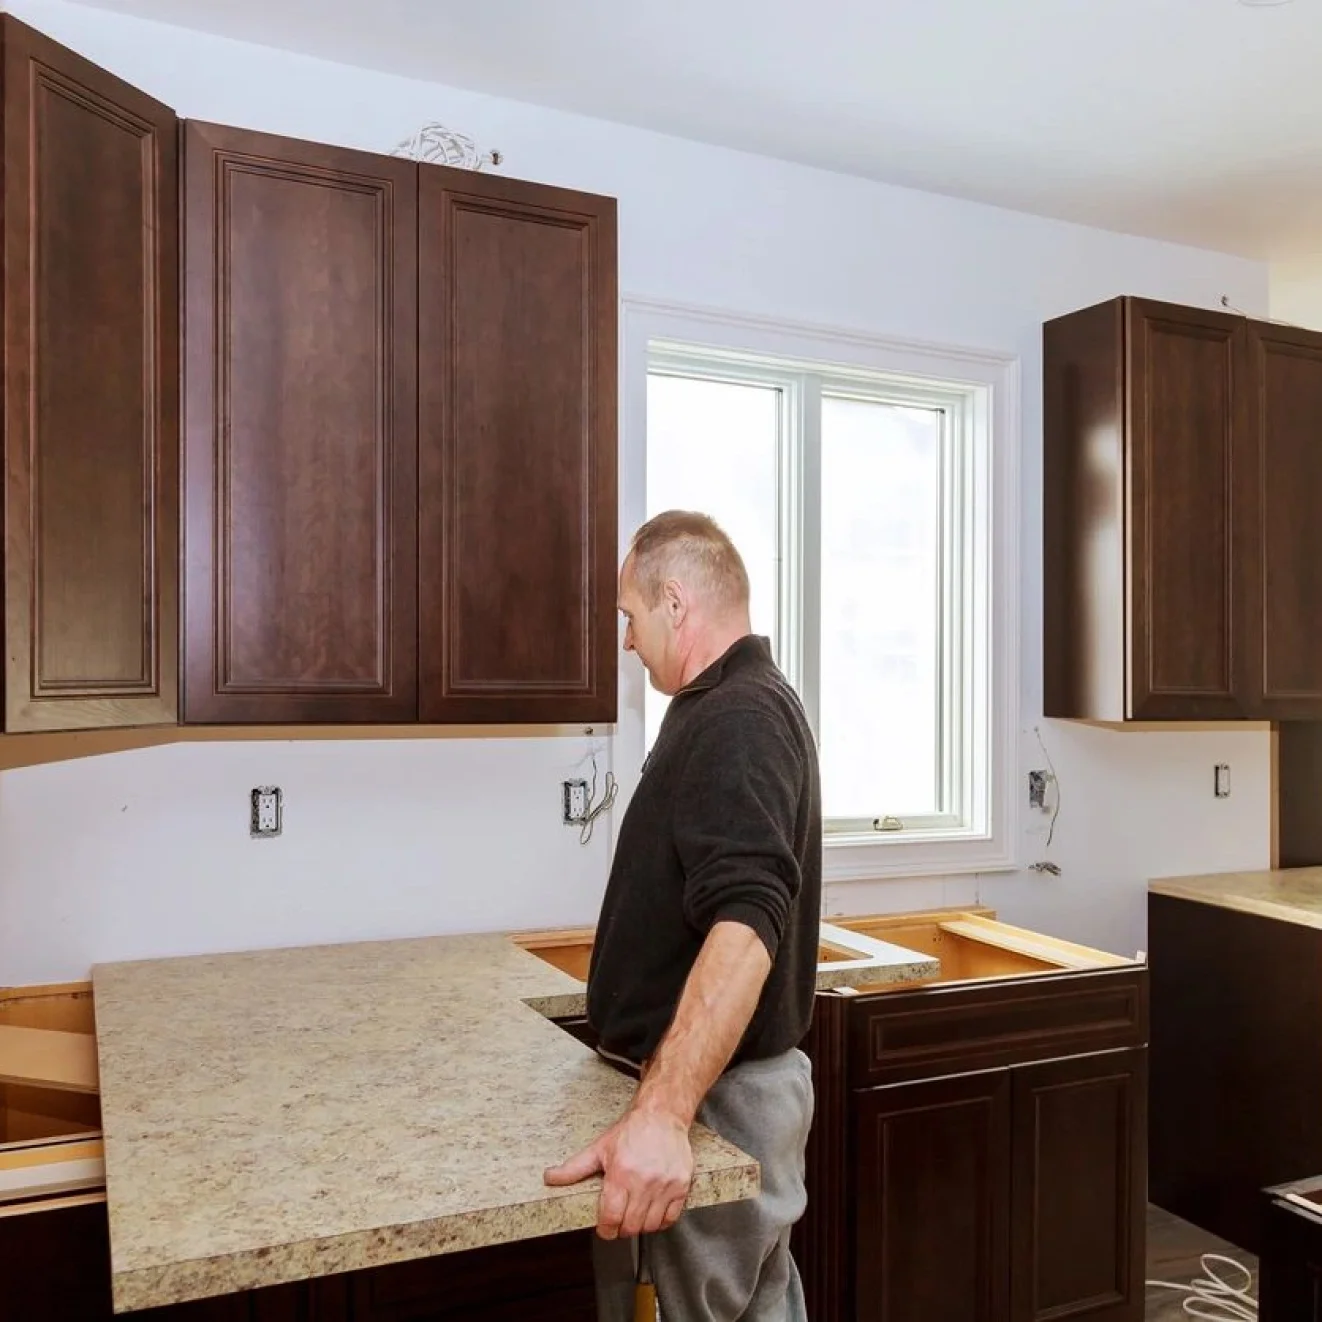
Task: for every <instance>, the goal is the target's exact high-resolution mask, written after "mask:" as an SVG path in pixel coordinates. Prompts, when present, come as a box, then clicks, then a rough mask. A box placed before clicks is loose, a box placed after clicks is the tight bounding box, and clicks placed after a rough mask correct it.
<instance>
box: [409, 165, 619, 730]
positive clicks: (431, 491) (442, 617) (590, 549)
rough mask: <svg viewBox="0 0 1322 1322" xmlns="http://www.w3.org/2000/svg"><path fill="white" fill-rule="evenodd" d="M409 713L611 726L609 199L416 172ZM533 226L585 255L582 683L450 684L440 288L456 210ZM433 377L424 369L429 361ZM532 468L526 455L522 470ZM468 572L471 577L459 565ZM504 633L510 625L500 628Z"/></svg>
mask: <svg viewBox="0 0 1322 1322" xmlns="http://www.w3.org/2000/svg"><path fill="white" fill-rule="evenodd" d="M418 196H419V212H420V220H419V253H420V255H419V270H418V275H419V289H420V307H419V320H418V334H419V344H420V350H419V407H418V411H419V463H418V491H419V529H418V531H419V557H418V558H419V583H418V591H419V620H418V633H419V649H420V678H419V713H420V719H421V720H422V721H424V722H474V723H481V722H498V723H515V724H517V723H524V722H527V723H557V724H568V723H574V724H578V723H613V722H614V721H615V719H616V717H617V711H616V704H617V687H618V671H619V652H618V647H617V634H618V627H617V624H616V609H615V607H616V571H617V556H618V551H619V547H618V538H619V534H618V518H619V515H618V494H617V490H616V486H617V468H618V455H617V449H618V443H617V432H618V418H617V414H618V405H617V398H618V385H617V373H618V355H619V348H618V331H617V326H618V289H617V283H618V278H617V252H616V247H617V244H616V211H617V208H616V203H615V200H614V199H613V198H609V197H601V196H597V195H595V194H588V193H579V192H574V191H571V190H569V189H562V188H550V187H546V186H544V185H537V184H530V183H526V182H524V181H521V180H513V179H504V178H501V177H499V176H487V175H478V174H474V173H473V172H471V171H465V170H455V169H451V168H448V167H445V166H438V165H423V166H421V167H420V172H419V186H418ZM460 210H468V211H470V212H475V213H484V214H487V215H489V216H491V217H493V218H494V219H496V220H499V219H501V218H503V217H508V218H512V219H523V220H529V221H540V222H543V223H545V224H547V225H550V226H555V227H559V228H562V229H578V230H580V231H581V233H582V235H583V242H584V244H585V245H586V254H585V259H584V288H583V306H582V318H583V334H584V357H585V362H584V375H585V379H584V383H583V389H584V392H585V406H586V412H587V417H586V420H585V426H586V432H587V434H586V435H585V437H584V448H585V464H586V471H585V473H584V475H583V481H584V490H583V499H584V503H585V509H584V524H585V526H584V530H583V533H584V536H585V538H586V539H587V543H588V544H587V545H586V546H585V547H584V548H583V564H582V573H583V582H582V592H583V611H584V622H585V623H584V637H583V638H582V639H581V640H580V641H581V644H582V647H583V653H582V661H583V674H582V676H581V678H580V680H579V681H577V682H565V681H563V680H561V679H559V678H555V677H548V678H547V679H545V680H544V681H543V680H537V681H528V680H520V681H513V680H509V679H506V678H505V677H503V676H484V675H476V676H474V675H470V676H463V677H460V676H457V675H456V673H455V671H456V668H457V656H458V652H457V647H458V645H459V644H460V643H461V642H462V638H460V637H458V636H457V633H456V631H457V629H459V628H460V627H462V622H461V621H460V620H459V610H458V606H459V598H460V596H461V588H462V582H461V579H462V574H463V572H464V569H465V566H464V565H463V564H462V563H461V562H460V560H459V556H458V551H457V547H456V542H457V532H456V530H457V528H458V515H459V513H460V511H461V505H460V500H459V496H458V494H457V493H458V487H457V481H456V476H455V474H456V469H457V448H458V444H459V442H460V440H461V439H462V438H460V437H459V436H458V435H457V424H456V423H455V421H454V412H453V408H452V404H453V400H454V396H455V386H454V378H455V365H454V346H455V343H456V338H457V335H458V330H457V328H456V324H455V307H454V298H453V296H452V291H451V290H450V288H449V287H448V285H447V279H448V277H449V275H450V274H451V272H452V271H453V269H454V266H455V263H456V261H457V260H458V259H457V257H456V256H455V254H454V251H453V249H454V244H455V225H454V218H455V215H456V213H457V212H458V211H460ZM438 355H439V357H440V358H441V366H440V370H434V363H435V359H436V357H437V356H438ZM535 462H536V455H535V453H530V454H529V457H528V463H529V464H534V463H535ZM467 568H468V569H469V570H470V571H471V565H470V566H467ZM510 625H511V627H514V628H517V626H518V621H517V619H514V620H511V621H510Z"/></svg>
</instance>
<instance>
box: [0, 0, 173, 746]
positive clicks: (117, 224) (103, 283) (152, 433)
mask: <svg viewBox="0 0 1322 1322" xmlns="http://www.w3.org/2000/svg"><path fill="white" fill-rule="evenodd" d="M0 40H3V46H4V305H5V314H4V384H5V398H4V456H5V468H4V529H5V532H4V584H5V593H4V595H5V602H4V607H5V609H4V642H5V668H4V677H5V719H4V728H5V729H6V730H8V731H34V730H61V729H65V730H67V729H89V728H95V727H106V726H130V725H154V724H161V723H167V724H168V723H171V722H173V721H174V720H175V719H176V717H177V701H178V535H179V525H178V517H179V506H178V464H179V432H178V372H179V367H178V355H179V321H178V315H179V314H178V224H177V217H178V210H177V180H178V173H177V171H178V164H177V122H176V119H175V115H174V112H173V111H172V110H170V109H169V108H168V107H167V106H163V105H160V104H159V103H158V102H156V101H153V100H152V99H151V98H150V97H147V96H145V95H144V94H143V93H141V92H139V91H137V90H136V89H135V88H132V87H130V86H128V85H127V84H126V83H123V82H121V81H120V80H119V79H117V78H114V77H111V76H110V75H109V74H107V73H106V72H105V71H104V70H101V69H98V68H97V67H96V66H95V65H92V64H89V63H88V62H87V61H86V60H83V59H81V58H79V57H78V56H76V55H74V54H73V53H72V52H70V51H68V50H66V49H64V48H63V47H61V46H58V45H56V44H55V43H54V42H52V41H49V40H48V39H47V38H45V37H43V36H41V35H40V34H39V33H37V32H34V31H32V30H31V29H30V28H27V27H25V26H24V25H23V24H21V23H19V22H17V21H16V20H15V19H13V18H11V17H9V16H8V15H5V16H4V17H3V18H2V19H0Z"/></svg>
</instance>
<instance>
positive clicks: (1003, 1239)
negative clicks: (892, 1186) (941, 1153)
mask: <svg viewBox="0 0 1322 1322" xmlns="http://www.w3.org/2000/svg"><path fill="white" fill-rule="evenodd" d="M978 1103H985V1105H986V1123H987V1128H988V1134H987V1147H986V1160H987V1169H986V1171H985V1172H984V1175H985V1179H986V1185H987V1191H986V1192H987V1201H986V1206H985V1207H984V1208H982V1209H981V1211H982V1212H983V1213H984V1214H985V1215H986V1217H987V1225H986V1228H985V1232H984V1241H983V1243H982V1245H981V1250H982V1252H983V1254H984V1255H985V1258H986V1261H985V1262H984V1263H983V1264H982V1280H983V1282H984V1289H985V1296H984V1298H983V1299H982V1301H981V1304H982V1307H983V1308H984V1310H985V1311H984V1312H983V1313H981V1314H976V1315H973V1316H970V1317H969V1318H968V1322H1002V1320H1003V1319H1005V1318H1006V1317H1008V1315H1009V1307H1010V1235H1011V1226H1010V1198H1011V1194H1010V1183H1011V1132H1012V1119H1013V1115H1012V1083H1011V1071H1010V1070H1009V1069H1008V1068H999V1069H990V1070H979V1071H976V1072H972V1073H967V1074H952V1075H946V1076H943V1077H941V1078H934V1079H922V1080H917V1081H914V1082H910V1083H896V1084H887V1085H885V1086H883V1087H879V1088H869V1089H866V1090H861V1091H857V1092H855V1093H853V1095H852V1097H851V1106H850V1110H851V1121H852V1124H851V1129H852V1134H853V1143H852V1148H853V1154H854V1160H853V1162H852V1163H851V1170H852V1172H853V1177H854V1213H855V1218H854V1219H855V1232H854V1236H853V1253H854V1270H853V1272H852V1284H853V1291H854V1304H853V1308H852V1310H851V1311H850V1313H849V1314H848V1315H849V1316H852V1317H854V1318H855V1319H857V1322H910V1316H909V1315H908V1314H906V1313H904V1312H899V1313H887V1312H886V1311H884V1310H885V1298H886V1296H885V1293H884V1292H885V1289H886V1282H887V1276H888V1271H887V1268H888V1262H887V1258H886V1252H885V1249H886V1225H885V1215H886V1213H885V1195H886V1191H885V1189H884V1188H880V1187H876V1186H875V1185H874V1182H873V1181H874V1180H875V1179H877V1178H878V1177H879V1176H880V1174H881V1168H882V1164H883V1159H884V1154H883V1148H884V1146H885V1138H884V1135H882V1134H880V1133H879V1132H878V1130H879V1127H880V1125H881V1123H882V1121H883V1118H884V1117H888V1116H889V1117H894V1116H899V1115H903V1114H914V1113H918V1112H922V1111H935V1110H938V1109H945V1108H952V1107H960V1106H969V1105H977V1104H978Z"/></svg>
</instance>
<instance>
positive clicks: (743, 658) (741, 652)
mask: <svg viewBox="0 0 1322 1322" xmlns="http://www.w3.org/2000/svg"><path fill="white" fill-rule="evenodd" d="M771 659H772V658H771V640H770V639H769V638H764V637H762V635H761V634H755V633H747V634H745V635H744V636H743V637H742V638H740V639H738V641H736V642H734V643H732V644H731V645H730V646H729V647H728V648H727V649H726V650H725V651H724V652H723V653H722V654H721V655H720V656H718V657H717V658H716V660H715V661H713V662H712V663H711V665H709V666H708V667H707V669H706V670H704V671H702V672H701V673H700V674H698V675H695V676H694V678H692V679H691V680H689V682H688V683H687V684H685V685H684V687H683V688H682V689H680V690H679V692H680V693H703V692H705V691H706V690H707V689H714V688H715V687H716V686H717V685H718V684H719V683H720V682H721V680H723V679H724V678H725V676H726V675H727V674H735V673H737V672H738V671H740V670H744V669H746V668H747V667H749V666H752V665H765V664H769V663H770V662H771ZM675 696H676V697H678V696H679V694H676V695H675Z"/></svg>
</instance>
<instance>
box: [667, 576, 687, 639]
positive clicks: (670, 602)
mask: <svg viewBox="0 0 1322 1322" xmlns="http://www.w3.org/2000/svg"><path fill="white" fill-rule="evenodd" d="M661 602H662V604H663V605H664V606H665V608H666V619H667V620H669V621H670V626H671V628H678V627H679V626H680V625H681V624H683V623H684V617H685V616H686V615H687V614H688V613H689V594H688V592H687V591H686V589H685V587H684V585H683V583H681V582H680V581H679V580H678V579H676V578H668V579H666V581H665V585H664V587H662V589H661Z"/></svg>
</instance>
